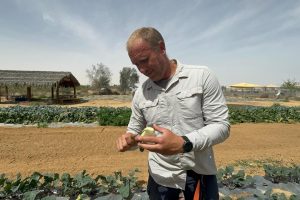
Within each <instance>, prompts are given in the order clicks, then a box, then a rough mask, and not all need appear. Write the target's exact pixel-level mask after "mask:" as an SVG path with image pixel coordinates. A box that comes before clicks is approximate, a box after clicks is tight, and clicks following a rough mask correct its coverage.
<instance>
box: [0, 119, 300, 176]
mask: <svg viewBox="0 0 300 200" xmlns="http://www.w3.org/2000/svg"><path fill="white" fill-rule="evenodd" d="M125 129H126V128H125V127H89V128H85V127H64V128H34V127H23V128H9V127H0V160H1V162H0V173H5V174H7V175H8V176H10V177H12V176H15V175H16V174H17V173H18V172H20V173H21V174H22V175H25V176H27V175H30V174H31V173H32V172H34V171H39V172H58V173H63V172H68V173H71V174H76V173H78V172H80V171H82V170H84V169H85V170H87V171H88V173H90V174H95V175H97V174H103V175H109V174H111V173H112V172H114V171H117V170H121V171H123V172H124V174H127V172H128V170H132V169H134V168H139V169H140V170H141V173H139V175H138V176H139V179H140V180H146V178H147V161H146V160H147V152H143V153H141V152H139V151H137V150H136V151H130V152H125V153H120V152H117V150H116V147H115V146H116V145H115V140H116V138H117V137H118V136H120V135H121V134H122V133H124V131H125ZM299 144H300V124H239V125H233V126H232V129H231V136H230V138H229V139H228V140H226V141H225V142H224V143H222V144H219V145H217V146H215V156H216V161H217V165H218V167H221V166H226V165H228V164H232V163H236V162H237V161H239V160H248V162H247V163H248V164H249V163H250V162H252V164H258V160H260V161H268V160H269V161H270V160H271V161H279V162H281V163H282V164H290V163H297V164H299V163H300V154H299V152H300V145H299ZM250 170H252V172H253V170H254V173H257V171H255V170H256V168H255V166H253V167H250Z"/></svg>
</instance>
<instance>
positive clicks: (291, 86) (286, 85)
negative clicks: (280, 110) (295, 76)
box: [281, 79, 297, 89]
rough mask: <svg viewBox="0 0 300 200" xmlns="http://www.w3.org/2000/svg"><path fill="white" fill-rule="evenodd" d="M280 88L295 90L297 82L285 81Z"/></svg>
mask: <svg viewBox="0 0 300 200" xmlns="http://www.w3.org/2000/svg"><path fill="white" fill-rule="evenodd" d="M281 87H282V88H286V89H296V88H297V82H296V81H295V80H291V79H287V80H286V81H284V82H283V83H282V84H281Z"/></svg>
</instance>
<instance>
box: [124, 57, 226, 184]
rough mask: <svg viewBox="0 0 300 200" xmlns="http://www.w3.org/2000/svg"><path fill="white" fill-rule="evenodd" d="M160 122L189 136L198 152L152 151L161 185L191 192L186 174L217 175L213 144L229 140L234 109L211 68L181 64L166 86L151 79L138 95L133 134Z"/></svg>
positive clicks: (152, 172)
mask: <svg viewBox="0 0 300 200" xmlns="http://www.w3.org/2000/svg"><path fill="white" fill-rule="evenodd" d="M152 124H157V125H159V126H162V127H164V128H167V129H169V130H171V131H172V132H173V133H175V134H177V135H185V136H187V137H188V138H189V140H190V141H191V142H192V143H193V150H192V151H191V152H189V153H181V154H176V155H171V156H165V155H162V154H158V153H154V152H149V157H148V165H149V173H150V175H151V176H152V177H153V179H154V180H155V181H156V182H157V183H158V184H160V185H163V186H167V187H172V188H180V189H184V188H185V181H186V170H193V171H195V172H196V173H198V174H205V175H211V174H216V172H217V169H216V164H215V159H214V153H213V148H212V146H213V145H215V144H218V143H221V142H223V141H224V140H225V139H227V138H228V137H229V132H230V124H229V121H228V108H227V106H226V102H225V98H224V96H223V93H222V90H221V87H220V84H219V82H218V80H217V78H216V77H215V75H214V74H213V73H212V72H211V71H210V70H209V69H208V68H207V67H205V66H192V65H183V64H180V63H178V64H177V69H176V73H175V75H174V76H173V77H172V79H171V80H170V82H169V83H168V85H167V86H166V88H161V87H160V86H158V85H157V84H155V83H154V82H153V81H151V80H150V79H148V80H147V81H145V82H144V83H143V84H142V86H141V87H139V88H138V89H137V91H136V92H135V95H134V98H133V102H132V115H131V118H130V122H129V124H128V128H127V132H131V133H133V134H140V133H141V132H142V130H143V129H144V128H145V127H146V126H151V125H152Z"/></svg>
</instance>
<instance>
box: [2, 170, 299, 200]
mask: <svg viewBox="0 0 300 200" xmlns="http://www.w3.org/2000/svg"><path fill="white" fill-rule="evenodd" d="M264 169H265V175H264V177H260V178H259V177H257V176H253V177H252V176H249V175H248V176H246V175H245V172H244V171H243V170H238V171H236V170H235V169H234V167H233V166H227V167H225V168H221V169H219V170H218V174H217V178H218V185H219V188H220V192H221V193H222V192H223V193H230V191H232V193H233V192H234V190H235V189H238V190H243V191H246V190H247V189H248V190H249V191H250V194H252V197H257V198H258V199H266V198H267V199H278V198H277V196H276V195H275V194H272V193H271V190H272V187H274V186H275V185H276V184H277V185H278V184H280V183H288V184H289V185H288V187H291V186H292V185H293V184H294V185H296V187H297V186H298V185H299V181H300V166H296V165H294V166H291V167H281V166H273V165H266V166H264ZM136 172H139V170H138V169H135V170H132V171H131V172H130V173H129V175H128V176H123V175H122V173H121V172H120V171H118V172H115V173H114V174H113V175H109V176H103V175H98V176H96V177H92V176H90V175H89V174H87V173H86V171H83V172H81V173H79V174H77V175H75V176H71V175H70V174H67V173H64V174H62V175H59V174H57V173H51V174H50V173H47V174H41V173H38V172H34V173H33V174H32V175H31V176H29V177H26V178H24V179H22V178H21V175H17V177H16V179H14V180H12V179H8V178H7V177H6V176H5V174H0V199H15V200H17V199H28V200H34V199H42V200H52V199H53V200H54V199H56V197H60V198H59V199H75V198H76V197H77V199H91V198H92V199H97V200H101V199H148V197H147V194H146V193H145V192H144V191H145V188H144V187H145V186H143V185H142V182H140V181H138V179H137V177H136V176H135V174H136ZM268 185H269V186H270V187H267V186H268ZM260 186H261V187H260ZM255 187H260V188H259V189H257V190H254V189H253V188H255ZM290 189H291V188H290ZM226 191H227V192H226ZM262 191H264V192H262ZM297 191H298V190H297V188H296V189H295V192H293V191H292V193H294V195H293V196H291V197H292V199H298V197H299V196H298V195H299V192H297ZM272 195H273V197H274V198H271V197H272ZM274 195H275V196H274ZM277 195H281V194H277ZM111 197H114V198H111ZM225 199H230V197H229V196H228V197H227V198H225ZM290 199H291V198H290Z"/></svg>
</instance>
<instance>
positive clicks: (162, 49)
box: [159, 41, 166, 54]
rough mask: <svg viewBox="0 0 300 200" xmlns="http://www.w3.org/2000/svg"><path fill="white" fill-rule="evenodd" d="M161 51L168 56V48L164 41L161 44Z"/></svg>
mask: <svg viewBox="0 0 300 200" xmlns="http://www.w3.org/2000/svg"><path fill="white" fill-rule="evenodd" d="M159 50H160V51H161V52H163V53H164V54H166V46H165V43H164V42H163V41H160V42H159Z"/></svg>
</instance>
